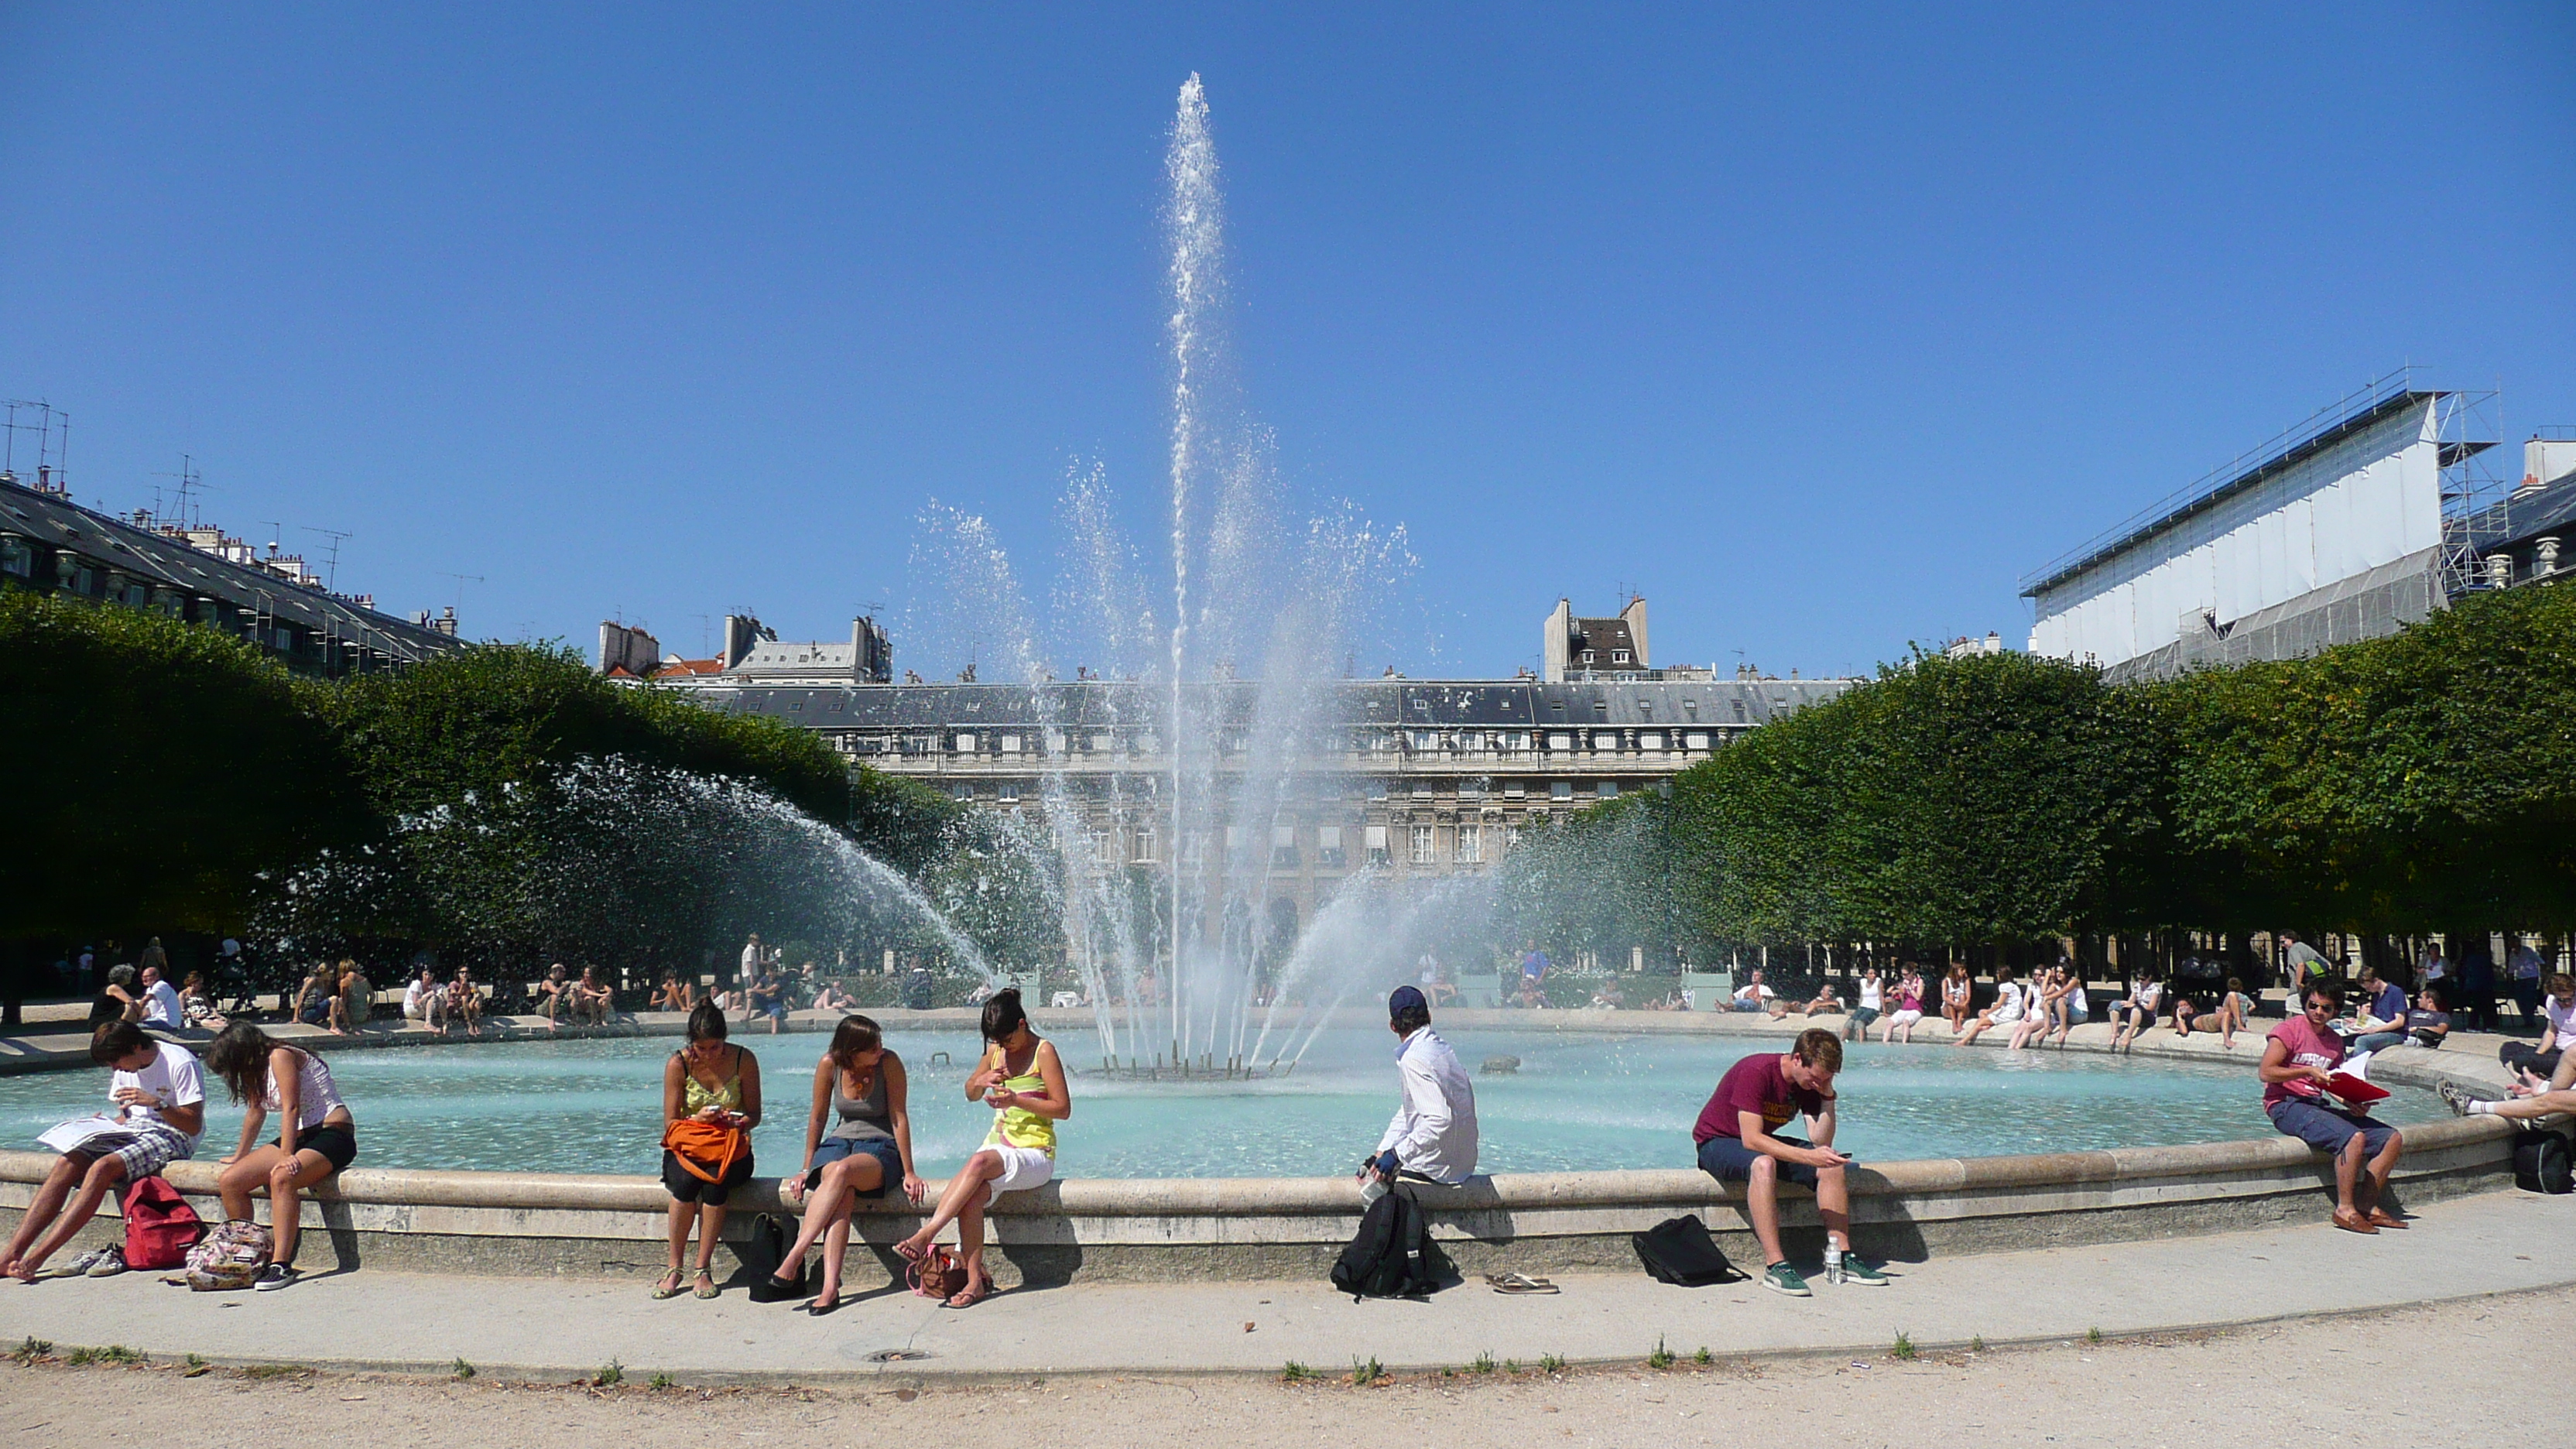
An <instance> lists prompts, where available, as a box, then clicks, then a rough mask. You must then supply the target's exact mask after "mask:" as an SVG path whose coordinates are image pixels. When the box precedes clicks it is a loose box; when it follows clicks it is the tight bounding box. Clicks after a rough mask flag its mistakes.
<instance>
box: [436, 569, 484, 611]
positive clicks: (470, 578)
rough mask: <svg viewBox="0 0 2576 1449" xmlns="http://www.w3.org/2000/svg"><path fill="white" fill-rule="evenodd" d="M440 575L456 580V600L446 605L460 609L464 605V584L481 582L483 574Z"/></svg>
mask: <svg viewBox="0 0 2576 1449" xmlns="http://www.w3.org/2000/svg"><path fill="white" fill-rule="evenodd" d="M440 577H442V578H450V579H454V580H456V602H454V603H452V604H450V605H448V607H449V608H451V609H462V608H464V607H465V586H466V585H467V584H479V583H481V582H483V576H482V575H481V574H443V575H441V576H440Z"/></svg>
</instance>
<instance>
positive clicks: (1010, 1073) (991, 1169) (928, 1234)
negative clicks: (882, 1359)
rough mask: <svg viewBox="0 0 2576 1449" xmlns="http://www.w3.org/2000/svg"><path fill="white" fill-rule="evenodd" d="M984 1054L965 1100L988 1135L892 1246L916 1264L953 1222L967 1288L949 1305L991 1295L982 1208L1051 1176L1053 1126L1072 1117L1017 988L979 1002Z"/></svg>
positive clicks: (1060, 1076) (1058, 1070) (1069, 1096)
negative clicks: (982, 1109)
mask: <svg viewBox="0 0 2576 1449" xmlns="http://www.w3.org/2000/svg"><path fill="white" fill-rule="evenodd" d="M984 1042H985V1046H984V1055H983V1058H982V1060H980V1061H978V1062H977V1063H976V1064H975V1071H974V1073H973V1074H972V1075H971V1076H969V1077H967V1078H966V1098H967V1100H968V1101H974V1100H976V1099H978V1098H981V1099H982V1100H983V1102H984V1105H986V1106H988V1107H991V1108H992V1109H993V1130H992V1132H991V1133H989V1134H987V1135H986V1137H985V1138H984V1145H983V1146H982V1147H979V1148H977V1149H976V1150H975V1155H974V1156H972V1157H969V1158H967V1159H966V1165H965V1166H964V1167H962V1168H960V1169H958V1171H957V1175H956V1176H955V1177H952V1178H950V1179H949V1180H948V1186H947V1188H946V1189H944V1190H943V1191H942V1192H941V1193H940V1194H939V1206H938V1207H937V1208H936V1209H935V1210H933V1211H932V1213H931V1214H930V1220H929V1221H928V1222H925V1223H923V1224H922V1225H921V1231H919V1232H917V1233H914V1234H913V1235H912V1236H911V1237H909V1238H906V1239H904V1240H903V1241H902V1242H900V1243H897V1244H895V1246H894V1250H895V1251H896V1252H898V1253H900V1254H902V1255H903V1256H904V1257H905V1258H906V1259H909V1260H911V1261H913V1262H919V1261H920V1260H921V1259H922V1257H923V1256H924V1255H925V1254H927V1253H928V1252H929V1251H930V1244H931V1240H932V1239H934V1238H937V1237H938V1236H939V1230H940V1229H941V1228H944V1227H946V1226H948V1224H949V1222H950V1220H951V1219H954V1220H955V1221H956V1224H957V1257H958V1260H959V1261H960V1262H962V1263H963V1264H964V1265H965V1267H966V1286H965V1287H964V1288H961V1289H959V1290H958V1291H957V1294H956V1296H954V1297H952V1298H950V1299H949V1300H948V1302H947V1305H946V1306H948V1307H950V1308H972V1307H974V1306H975V1305H976V1304H978V1303H981V1302H983V1301H984V1298H985V1296H986V1295H988V1294H990V1293H991V1292H992V1291H993V1280H992V1279H991V1278H989V1277H987V1276H986V1275H985V1273H984V1209H985V1208H987V1207H989V1206H991V1205H992V1201H993V1199H994V1198H996V1197H998V1196H1000V1195H1001V1194H1003V1193H1006V1192H1019V1191H1022V1190H1024V1189H1027V1188H1032V1187H1036V1186H1039V1185H1040V1184H1042V1183H1044V1182H1045V1181H1046V1180H1047V1179H1048V1178H1051V1177H1053V1176H1055V1124H1057V1123H1058V1122H1061V1121H1063V1120H1064V1119H1065V1118H1067V1117H1070V1116H1072V1115H1073V1092H1072V1090H1071V1089H1070V1088H1068V1087H1067V1086H1066V1085H1065V1076H1064V1063H1063V1062H1062V1061H1059V1060H1058V1059H1057V1058H1056V1054H1055V1046H1054V1045H1053V1044H1052V1043H1050V1042H1047V1041H1045V1040H1043V1039H1041V1038H1040V1037H1039V1036H1038V1034H1037V1033H1036V1032H1033V1031H1031V1030H1029V1014H1028V1013H1027V1012H1026V1011H1024V1010H1022V1009H1021V1007H1020V993H1019V992H1017V991H996V992H994V993H993V997H992V999H991V1000H989V1001H987V1002H985V1003H984Z"/></svg>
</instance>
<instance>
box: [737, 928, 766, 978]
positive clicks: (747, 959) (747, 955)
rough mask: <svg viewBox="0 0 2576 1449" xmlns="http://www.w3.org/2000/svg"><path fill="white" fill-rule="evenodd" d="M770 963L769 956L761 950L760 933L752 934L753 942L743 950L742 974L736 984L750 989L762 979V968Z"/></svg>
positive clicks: (745, 945)
mask: <svg viewBox="0 0 2576 1449" xmlns="http://www.w3.org/2000/svg"><path fill="white" fill-rule="evenodd" d="M768 961H769V956H768V954H767V953H765V952H763V951H762V950H761V949H760V933H759V932H758V931H754V932H752V933H751V940H750V941H748V942H746V943H745V944H744V945H743V948H742V974H741V975H739V976H737V977H735V978H734V981H735V984H737V985H739V986H742V987H744V988H746V989H748V988H749V987H750V985H751V983H752V982H754V981H757V980H759V979H760V968H761V967H762V966H764V965H766V964H767V963H768Z"/></svg>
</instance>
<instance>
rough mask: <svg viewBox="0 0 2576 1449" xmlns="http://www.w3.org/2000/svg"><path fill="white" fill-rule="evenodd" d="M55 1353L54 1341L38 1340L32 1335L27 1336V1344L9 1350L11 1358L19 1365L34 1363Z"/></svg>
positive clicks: (47, 1339)
mask: <svg viewBox="0 0 2576 1449" xmlns="http://www.w3.org/2000/svg"><path fill="white" fill-rule="evenodd" d="M53 1351H54V1341H53V1340H52V1339H50V1338H38V1337H36V1336H35V1335H34V1334H32V1333H31V1334H28V1335H27V1338H26V1341H25V1342H23V1343H21V1344H19V1345H18V1346H17V1347H16V1348H13V1349H11V1350H9V1357H10V1358H12V1359H15V1360H16V1361H18V1362H19V1363H34V1362H35V1361H36V1360H38V1359H40V1358H44V1357H46V1356H48V1355H49V1354H51V1353H52V1352H53Z"/></svg>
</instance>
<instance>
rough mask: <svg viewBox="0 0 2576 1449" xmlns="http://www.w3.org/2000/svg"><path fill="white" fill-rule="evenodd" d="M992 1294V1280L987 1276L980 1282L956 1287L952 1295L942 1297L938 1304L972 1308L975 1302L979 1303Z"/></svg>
mask: <svg viewBox="0 0 2576 1449" xmlns="http://www.w3.org/2000/svg"><path fill="white" fill-rule="evenodd" d="M992 1296H993V1280H991V1279H990V1278H987V1279H985V1280H984V1281H983V1282H981V1283H969V1284H967V1285H966V1286H965V1287H963V1288H960V1289H958V1290H957V1292H956V1293H955V1294H954V1295H952V1296H950V1297H948V1298H945V1299H942V1300H941V1301H940V1304H939V1306H940V1307H942V1308H972V1307H974V1306H975V1305H976V1304H978V1303H981V1302H983V1301H984V1300H985V1299H987V1298H990V1297H992Z"/></svg>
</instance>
